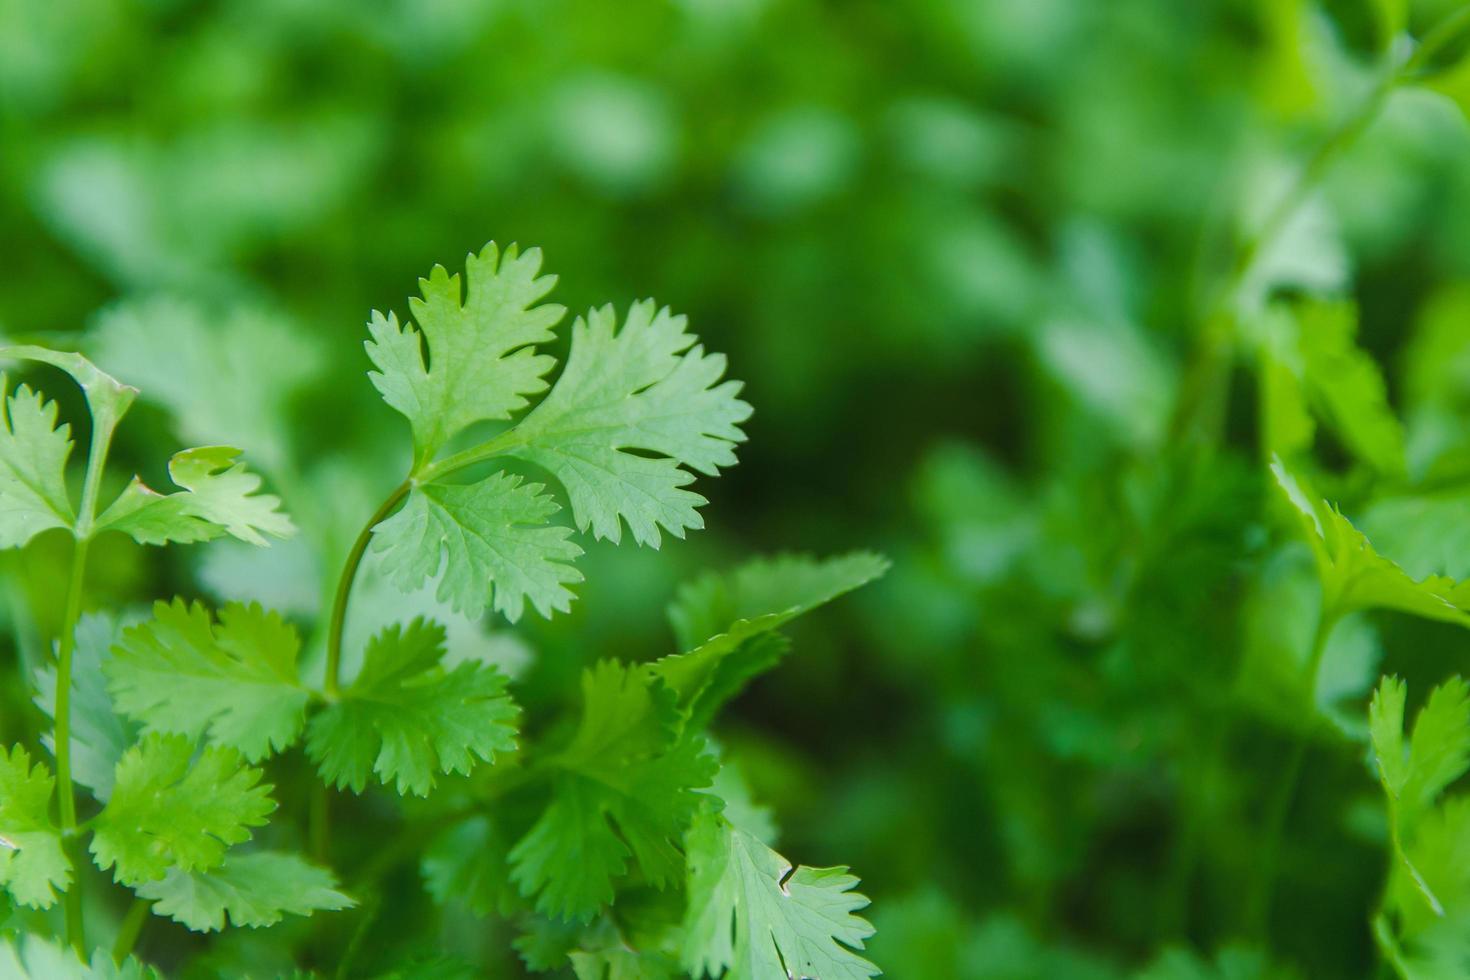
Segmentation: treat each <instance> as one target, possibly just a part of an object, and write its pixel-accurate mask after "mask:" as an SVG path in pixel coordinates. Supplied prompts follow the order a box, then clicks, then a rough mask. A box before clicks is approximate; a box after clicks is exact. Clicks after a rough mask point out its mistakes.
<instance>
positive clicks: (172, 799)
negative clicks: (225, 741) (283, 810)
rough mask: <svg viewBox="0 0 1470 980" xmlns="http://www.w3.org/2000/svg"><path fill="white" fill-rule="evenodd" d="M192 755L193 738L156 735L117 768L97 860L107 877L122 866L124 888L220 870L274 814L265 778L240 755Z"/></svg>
mask: <svg viewBox="0 0 1470 980" xmlns="http://www.w3.org/2000/svg"><path fill="white" fill-rule="evenodd" d="M193 755H194V749H193V745H192V744H191V743H190V741H189V740H188V739H187V738H183V737H180V736H176V735H150V736H148V737H147V738H145V739H144V740H143V741H141V742H139V743H138V744H137V745H135V746H133V747H132V748H131V749H129V750H128V751H127V752H126V753H125V754H124V755H123V757H122V760H121V761H120V762H118V764H117V781H116V784H115V785H114V786H113V791H112V798H111V799H110V800H108V802H107V806H106V807H105V808H104V809H103V810H102V812H101V813H100V814H99V815H98V816H97V822H96V827H95V833H94V835H93V837H92V855H93V857H95V858H96V861H97V866H98V867H99V868H101V869H102V870H103V871H106V870H108V869H109V868H112V867H114V866H116V871H115V872H114V877H115V878H116V879H117V881H118V882H119V883H120V884H124V885H130V886H136V885H140V884H142V883H143V882H145V881H157V880H159V879H161V878H163V877H164V876H165V875H166V874H167V873H168V872H169V870H170V869H173V868H177V869H178V870H180V871H195V870H205V869H209V868H214V867H218V866H219V864H220V863H221V862H222V861H223V860H224V857H225V850H226V849H227V848H228V847H229V846H231V845H233V844H239V843H241V842H242V841H247V840H249V839H250V830H249V828H250V827H259V826H262V825H264V824H265V822H266V816H267V815H269V814H270V813H271V811H273V810H274V809H275V808H276V804H275V801H274V800H272V799H271V798H270V791H271V787H270V786H269V785H266V784H262V783H261V782H260V779H261V771H260V770H259V769H252V768H249V767H247V766H244V765H242V764H241V761H240V754H239V753H238V752H236V751H235V750H234V749H231V748H226V747H224V746H218V745H211V746H209V747H207V748H205V749H204V750H203V751H202V752H200V753H199V756H198V758H197V759H194V760H193V761H192V762H191V758H192V756H193Z"/></svg>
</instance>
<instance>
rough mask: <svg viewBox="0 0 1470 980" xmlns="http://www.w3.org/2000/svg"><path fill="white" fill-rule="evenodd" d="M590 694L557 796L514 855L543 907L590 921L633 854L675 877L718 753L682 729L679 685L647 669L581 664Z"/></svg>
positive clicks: (651, 873) (653, 874) (666, 878)
mask: <svg viewBox="0 0 1470 980" xmlns="http://www.w3.org/2000/svg"><path fill="white" fill-rule="evenodd" d="M582 696H583V702H584V708H583V713H582V718H581V722H580V724H579V725H578V728H577V730H576V732H575V734H574V735H573V737H572V740H571V742H570V743H569V744H568V746H567V748H566V749H565V750H564V751H563V752H561V753H560V754H559V755H558V756H557V757H556V758H555V760H554V763H555V765H556V767H557V769H558V770H559V771H558V772H557V775H556V777H555V779H554V781H553V789H552V798H551V802H550V803H549V804H548V805H547V807H546V809H545V810H544V811H542V814H541V816H540V818H539V819H538V820H537V821H536V823H535V824H534V825H533V826H532V827H531V829H530V830H529V831H528V832H527V833H526V835H525V836H524V837H522V838H521V839H520V841H518V842H517V843H516V845H515V847H514V848H512V850H511V852H510V861H511V866H512V869H511V876H512V878H513V880H514V881H515V882H516V884H517V885H518V886H519V887H520V890H521V893H522V894H523V895H525V896H526V897H528V898H534V899H535V900H536V908H537V910H538V911H540V912H542V913H543V914H545V915H549V916H556V917H560V918H563V919H569V920H570V919H575V920H580V921H584V922H585V921H588V920H590V919H591V917H592V916H593V914H595V913H596V912H597V910H598V909H600V908H601V907H603V906H604V905H606V904H607V903H609V902H610V901H611V900H612V898H613V894H614V883H615V881H616V880H617V879H618V878H621V877H622V876H623V875H625V874H626V873H627V872H628V865H629V860H630V859H632V860H633V861H636V862H637V864H638V866H639V868H640V869H641V871H642V873H643V875H644V877H645V878H646V879H647V880H648V881H649V882H650V883H651V884H653V885H654V886H655V887H658V888H664V887H666V886H667V885H668V884H670V883H671V882H672V881H673V880H674V879H675V877H676V876H677V875H678V874H679V871H680V869H681V868H682V866H683V860H682V858H681V856H680V854H679V852H678V849H677V847H676V843H677V841H678V840H680V838H681V837H682V836H683V833H684V831H685V830H686V829H687V827H688V825H689V821H690V820H691V819H692V818H693V816H694V813H695V811H696V809H697V808H698V805H699V802H700V800H701V799H702V794H700V793H698V792H697V791H698V790H700V789H703V788H705V787H708V786H709V785H710V784H711V782H712V781H713V779H714V775H715V772H716V770H717V769H718V763H717V762H716V760H715V758H714V757H713V756H712V755H710V754H709V753H708V752H707V751H706V749H705V746H704V742H703V739H701V738H698V737H693V736H681V735H679V734H678V730H677V728H678V726H677V722H678V715H677V711H676V706H675V702H674V698H673V695H672V692H670V691H669V690H668V689H667V688H665V687H664V685H663V684H662V683H661V682H659V681H658V680H656V679H654V678H652V677H650V676H648V674H647V673H646V672H645V671H642V670H640V669H638V668H634V667H627V666H624V665H622V664H618V663H616V662H614V661H603V662H601V663H599V664H597V665H596V666H595V667H593V668H591V669H590V670H588V671H586V672H584V673H583V675H582Z"/></svg>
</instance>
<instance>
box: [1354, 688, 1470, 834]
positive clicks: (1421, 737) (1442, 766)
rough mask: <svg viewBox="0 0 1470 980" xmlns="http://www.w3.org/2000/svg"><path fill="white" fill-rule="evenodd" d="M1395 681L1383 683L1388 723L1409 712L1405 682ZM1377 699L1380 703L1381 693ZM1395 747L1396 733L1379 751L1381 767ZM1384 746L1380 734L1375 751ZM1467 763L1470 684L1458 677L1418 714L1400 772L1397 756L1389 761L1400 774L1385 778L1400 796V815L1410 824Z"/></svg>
mask: <svg viewBox="0 0 1470 980" xmlns="http://www.w3.org/2000/svg"><path fill="white" fill-rule="evenodd" d="M1394 681H1397V679H1396V678H1392V679H1390V680H1389V681H1385V684H1384V686H1383V687H1381V688H1380V691H1381V692H1384V693H1385V694H1386V697H1385V703H1384V705H1383V710H1382V715H1383V719H1382V724H1383V727H1385V728H1386V727H1387V726H1388V724H1389V723H1390V722H1391V721H1392V716H1393V711H1394V710H1395V709H1397V710H1398V712H1399V713H1400V717H1402V712H1403V683H1402V682H1401V681H1397V685H1396V686H1397V691H1395V690H1394V688H1395V684H1394V683H1392V682H1394ZM1390 692H1392V693H1390ZM1374 701H1375V703H1377V701H1378V699H1377V698H1375V699H1374ZM1370 717H1372V709H1371V708H1370ZM1376 734H1377V733H1376V730H1375V735H1376ZM1394 747H1395V746H1394V742H1393V741H1392V740H1391V739H1390V740H1388V741H1386V742H1384V744H1383V750H1384V754H1380V756H1379V758H1380V762H1379V766H1380V771H1383V767H1384V762H1383V761H1382V760H1383V759H1384V758H1385V756H1386V754H1387V753H1390V752H1392V751H1393V750H1394ZM1378 748H1379V744H1378V741H1377V739H1376V738H1375V741H1374V750H1375V752H1377V751H1378ZM1467 768H1470V685H1467V684H1466V683H1465V681H1463V680H1461V679H1460V678H1459V677H1452V678H1450V679H1449V680H1447V681H1445V682H1444V683H1443V684H1441V685H1439V686H1438V687H1436V688H1435V689H1434V690H1433V691H1431V692H1430V694H1429V700H1428V701H1426V702H1425V703H1424V707H1423V708H1421V709H1420V711H1419V714H1418V716H1417V717H1415V719H1414V731H1413V733H1412V734H1411V735H1410V736H1409V752H1408V757H1407V761H1406V763H1405V764H1404V768H1403V769H1401V770H1398V771H1397V772H1396V771H1395V769H1394V766H1393V764H1392V762H1391V761H1390V762H1389V763H1388V769H1387V771H1388V772H1394V773H1395V774H1396V775H1398V776H1399V777H1400V778H1398V779H1397V780H1394V781H1392V782H1390V781H1388V780H1387V779H1386V780H1385V786H1386V787H1387V788H1389V789H1390V791H1391V792H1392V793H1393V795H1395V796H1396V797H1397V798H1398V800H1399V805H1400V820H1402V821H1403V822H1404V823H1406V824H1407V823H1409V822H1410V815H1412V814H1418V813H1422V812H1424V811H1426V810H1428V809H1429V808H1430V807H1431V806H1433V804H1434V801H1435V799H1437V798H1438V796H1439V794H1440V793H1441V792H1443V791H1444V789H1445V787H1446V786H1448V785H1450V783H1453V782H1454V781H1455V780H1456V779H1459V778H1460V777H1461V776H1462V775H1464V773H1465V770H1466V769H1467Z"/></svg>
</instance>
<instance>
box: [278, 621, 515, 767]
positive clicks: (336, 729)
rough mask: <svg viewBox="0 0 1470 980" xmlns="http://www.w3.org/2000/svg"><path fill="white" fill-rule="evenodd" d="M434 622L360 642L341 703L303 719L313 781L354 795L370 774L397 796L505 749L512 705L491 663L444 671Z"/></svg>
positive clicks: (440, 635) (511, 730)
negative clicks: (355, 669) (358, 659)
mask: <svg viewBox="0 0 1470 980" xmlns="http://www.w3.org/2000/svg"><path fill="white" fill-rule="evenodd" d="M444 655H445V649H444V627H442V626H440V625H439V624H438V623H433V622H429V621H427V620H424V619H415V620H414V621H413V622H412V623H410V624H409V625H408V626H407V627H406V628H404V627H401V626H396V625H395V626H390V627H388V628H387V629H385V630H383V632H381V633H379V634H378V635H377V636H376V637H374V638H373V640H372V642H371V643H369V644H368V648H367V652H366V654H365V656H364V660H363V666H362V671H361V673H359V674H358V677H357V679H356V680H355V681H354V682H353V683H352V685H351V686H350V687H348V688H347V690H345V691H344V692H343V694H342V698H341V700H339V701H337V702H336V703H335V704H333V705H331V706H330V707H328V708H327V710H325V711H323V712H322V713H321V714H319V715H317V716H316V717H315V718H313V719H312V720H311V725H310V727H309V729H308V731H307V738H306V750H307V753H308V754H309V755H310V756H311V758H312V760H313V761H315V762H316V764H317V768H318V770H319V771H320V772H321V775H322V778H323V779H325V780H327V781H328V782H329V783H332V784H333V785H335V786H339V787H350V788H351V789H352V791H353V792H355V793H361V792H362V791H363V789H364V788H365V787H366V786H367V781H368V775H369V773H370V772H375V773H377V775H378V778H379V779H381V780H382V782H383V784H384V785H393V786H396V788H397V790H398V792H399V793H400V794H405V795H406V794H408V793H415V794H417V795H419V796H427V795H428V794H429V790H430V789H432V788H433V786H434V775H435V773H453V772H457V773H466V774H467V773H469V772H470V770H471V769H472V768H474V765H475V759H476V758H478V759H481V760H483V761H485V762H494V761H495V755H496V753H499V752H509V751H512V750H513V749H514V748H515V738H516V728H515V721H516V718H517V716H518V715H519V709H518V708H517V707H516V706H515V703H514V702H513V701H511V699H510V697H509V696H508V695H507V694H506V693H505V685H506V678H505V676H504V675H503V674H500V673H498V672H497V671H495V670H494V668H491V667H488V666H486V665H484V664H481V663H474V662H469V661H466V662H464V663H461V664H460V665H459V666H457V667H455V668H454V669H453V670H449V671H446V670H445V669H444V668H443V667H442V666H440V661H441V660H442V659H443V658H444Z"/></svg>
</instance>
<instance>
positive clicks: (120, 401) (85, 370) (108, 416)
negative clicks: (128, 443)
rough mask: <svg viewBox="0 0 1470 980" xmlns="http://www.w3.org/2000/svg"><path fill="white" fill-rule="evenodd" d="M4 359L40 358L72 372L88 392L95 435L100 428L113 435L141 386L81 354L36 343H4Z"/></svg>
mask: <svg viewBox="0 0 1470 980" xmlns="http://www.w3.org/2000/svg"><path fill="white" fill-rule="evenodd" d="M0 360H21V361H37V362H39V363H41V364H49V365H51V366H52V367H54V368H59V369H61V370H62V371H65V372H66V373H67V374H69V375H71V378H72V380H73V381H75V382H76V383H77V386H78V387H80V388H81V389H82V393H83V394H84V395H86V396H87V410H88V411H89V412H90V413H91V415H92V426H93V432H94V436H95V434H96V433H97V432H101V433H104V434H106V435H107V436H108V437H110V436H111V433H112V431H113V429H115V428H116V427H117V423H118V421H119V420H120V419H121V418H122V417H123V416H124V415H126V414H127V411H128V409H129V408H131V407H132V404H133V400H134V399H135V398H137V397H138V389H137V388H134V387H133V386H131V385H125V384H123V383H122V382H121V381H118V380H117V379H116V378H114V377H113V376H112V375H110V374H108V373H107V372H105V371H102V370H100V369H99V368H98V367H97V365H95V364H93V363H92V362H91V361H89V360H87V359H86V358H85V357H83V356H82V355H80V354H77V353H73V352H70V351H56V350H50V349H49V348H46V347H37V346H35V345H33V344H17V345H14V346H11V347H0Z"/></svg>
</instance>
